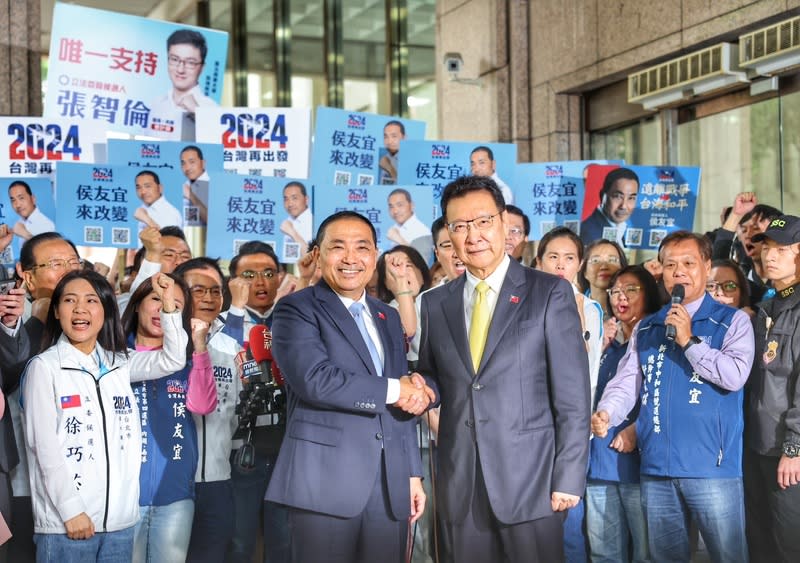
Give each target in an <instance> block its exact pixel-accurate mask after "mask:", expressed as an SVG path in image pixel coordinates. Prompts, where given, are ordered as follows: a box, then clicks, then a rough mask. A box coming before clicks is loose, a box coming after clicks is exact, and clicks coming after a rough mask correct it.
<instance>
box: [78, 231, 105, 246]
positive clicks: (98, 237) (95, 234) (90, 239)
mask: <svg viewBox="0 0 800 563" xmlns="http://www.w3.org/2000/svg"><path fill="white" fill-rule="evenodd" d="M83 242H86V243H91V244H102V243H103V227H84V228H83Z"/></svg>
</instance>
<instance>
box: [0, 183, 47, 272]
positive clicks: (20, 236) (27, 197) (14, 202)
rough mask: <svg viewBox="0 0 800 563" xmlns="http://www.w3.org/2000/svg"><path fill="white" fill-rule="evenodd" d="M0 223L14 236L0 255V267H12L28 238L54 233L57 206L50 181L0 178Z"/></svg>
mask: <svg viewBox="0 0 800 563" xmlns="http://www.w3.org/2000/svg"><path fill="white" fill-rule="evenodd" d="M0 193H2V194H3V195H2V197H3V200H2V201H0V223H5V224H6V225H8V228H9V229H10V230H11V231H12V232H13V233H14V237H13V239H12V240H11V244H10V245H8V246H7V247H6V248H5V249H3V251H2V253H0V263H2V264H3V265H5V266H8V265H13V264H14V262H15V260H17V259H18V258H19V250H20V247H21V246H22V245H23V243H24V242H25V241H26V240H28V239H29V238H31V237H33V236H36V235H38V234H41V233H47V232H50V231H55V230H56V228H55V221H54V219H55V216H56V202H55V199H54V198H53V183H52V182H51V181H50V178H17V177H14V178H0Z"/></svg>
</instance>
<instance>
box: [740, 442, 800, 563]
mask: <svg viewBox="0 0 800 563" xmlns="http://www.w3.org/2000/svg"><path fill="white" fill-rule="evenodd" d="M779 461H780V458H778V457H775V456H765V455H759V454H757V453H755V452H754V451H752V450H750V449H749V448H745V449H744V464H743V469H744V498H745V503H744V505H745V518H746V524H747V545H748V547H749V550H750V561H752V562H753V563H760V562H762V561H764V562H769V563H773V562H776V561H784V562H787V563H788V562H792V563H796V562H797V561H800V485H794V486H792V487H789V488H787V489H781V488H780V487H779V486H778V462H779Z"/></svg>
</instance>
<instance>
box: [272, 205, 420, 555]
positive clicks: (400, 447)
mask: <svg viewBox="0 0 800 563" xmlns="http://www.w3.org/2000/svg"><path fill="white" fill-rule="evenodd" d="M315 240H316V241H317V246H316V247H315V248H314V249H313V251H312V252H313V253H314V258H315V259H316V261H317V263H318V265H319V267H320V269H321V271H322V280H320V282H319V283H318V284H317V285H315V286H312V287H310V288H306V289H304V290H302V291H300V292H297V293H295V294H292V295H290V296H288V297H285V298H283V299H282V300H281V301H279V302H278V305H277V306H276V307H275V311H274V313H273V324H272V333H273V353H274V356H275V360H276V362H277V363H278V365H280V367H281V370H282V372H283V374H284V377H285V379H286V384H287V391H288V393H287V395H288V406H287V414H288V417H287V418H288V421H287V427H286V436H285V438H284V441H283V445H282V446H281V451H280V454H279V456H278V461H277V464H276V466H275V470H274V473H273V475H272V479H271V481H270V483H269V488H268V489H267V500H270V501H272V502H277V503H281V504H285V505H287V506H288V507H289V527H290V536H291V550H292V561H296V562H309V563H317V562H319V561H326V562H331V561H334V562H342V563H351V562H364V563H367V562H373V561H382V562H383V561H387V562H389V561H395V562H398V563H399V562H400V561H402V560H403V555H404V552H405V545H406V536H407V529H408V524H409V521H410V522H414V521H416V520H417V519H418V518H419V517H420V516H421V515H422V511H423V509H424V506H425V494H424V492H423V489H422V483H421V479H420V476H421V475H422V464H421V461H420V454H419V448H418V446H417V440H416V434H415V431H414V429H415V422H414V418H413V416H411V414H419V413H421V412H422V411H423V410H424V409H425V408H426V407H427V406H428V403H429V400H430V395H432V391H430V389H428V388H425V387H424V382H423V381H422V379H421V378H419V377H418V376H415V378H414V379H411V378H409V377H408V376H406V375H403V374H406V373H407V371H408V370H407V364H406V352H405V339H404V336H403V329H402V327H401V324H400V318H399V316H398V314H397V312H396V311H395V310H394V309H392V308H391V307H389V306H387V305H385V304H383V303H381V302H380V301H377V300H376V299H373V298H371V297H369V296H367V295H366V291H365V288H366V285H367V282H368V281H369V280H370V278H371V277H372V274H373V272H374V270H375V263H376V261H377V257H378V250H377V237H376V234H375V228H374V227H373V226H372V224H371V223H370V222H369V221H368V220H367V219H366V218H364V217H363V216H361V215H359V214H357V213H353V212H349V211H344V212H340V213H336V214H334V215H332V216H330V217H328V218H327V219H325V220H324V221H323V222H322V225H320V228H319V232H318V233H317V237H316V239H315ZM401 375H402V377H401ZM403 409H405V410H407V411H408V413H406V412H404V410H403ZM409 413H411V414H409Z"/></svg>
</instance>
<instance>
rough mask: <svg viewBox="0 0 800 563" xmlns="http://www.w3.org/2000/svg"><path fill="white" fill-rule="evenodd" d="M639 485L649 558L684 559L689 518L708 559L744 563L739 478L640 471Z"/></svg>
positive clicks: (741, 489) (742, 519)
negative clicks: (680, 476) (653, 474)
mask: <svg viewBox="0 0 800 563" xmlns="http://www.w3.org/2000/svg"><path fill="white" fill-rule="evenodd" d="M641 488H642V507H643V508H644V513H645V517H646V518H647V533H648V535H649V538H650V555H651V557H652V558H653V560H654V561H689V557H690V550H689V523H690V521H691V520H694V521H695V522H697V527H698V528H699V529H700V534H701V535H702V536H703V540H704V541H705V544H706V548H707V549H708V553H709V555H710V556H711V560H712V561H714V562H718V563H738V562H742V563H746V562H747V560H748V557H747V540H746V539H745V528H744V490H743V486H742V479H741V478H734V479H686V478H683V479H670V478H663V477H649V476H646V475H642V483H641Z"/></svg>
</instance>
